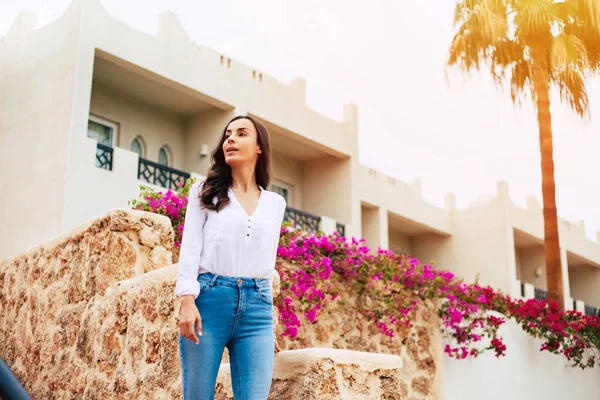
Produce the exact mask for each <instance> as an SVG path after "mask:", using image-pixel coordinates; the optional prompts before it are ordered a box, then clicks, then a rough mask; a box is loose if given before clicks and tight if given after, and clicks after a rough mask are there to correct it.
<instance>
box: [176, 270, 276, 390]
mask: <svg viewBox="0 0 600 400" xmlns="http://www.w3.org/2000/svg"><path fill="white" fill-rule="evenodd" d="M198 282H200V294H199V295H198V297H197V298H196V306H197V307H198V311H200V316H201V318H202V336H199V340H200V343H198V344H195V343H194V342H192V341H191V340H189V339H185V338H184V337H182V336H181V334H179V352H180V358H181V378H182V383H183V399H184V400H191V399H198V400H212V399H214V392H215V385H216V379H217V373H218V372H219V366H220V364H221V357H222V355H223V350H224V349H225V347H227V349H228V350H229V365H230V369H231V384H232V387H233V394H234V398H235V399H236V400H266V399H267V397H268V395H269V391H270V389H271V380H272V378H273V358H274V354H273V353H274V337H273V309H272V306H273V294H272V292H271V284H270V282H269V280H267V279H251V278H234V277H228V276H222V275H215V274H211V273H204V274H200V275H199V276H198ZM194 331H196V329H195V327H194Z"/></svg>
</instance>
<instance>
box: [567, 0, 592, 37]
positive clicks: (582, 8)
mask: <svg viewBox="0 0 600 400" xmlns="http://www.w3.org/2000/svg"><path fill="white" fill-rule="evenodd" d="M567 2H568V3H569V4H572V5H573V6H574V8H575V9H576V15H577V17H578V18H579V19H581V20H582V22H583V26H584V27H585V28H587V29H590V30H592V31H596V32H598V31H600V1H598V0H567Z"/></svg>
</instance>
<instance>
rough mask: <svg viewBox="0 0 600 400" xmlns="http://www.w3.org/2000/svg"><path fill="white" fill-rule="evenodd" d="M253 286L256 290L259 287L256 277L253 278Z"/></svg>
mask: <svg viewBox="0 0 600 400" xmlns="http://www.w3.org/2000/svg"><path fill="white" fill-rule="evenodd" d="M254 288H255V289H256V290H258V289H259V287H258V279H256V278H254Z"/></svg>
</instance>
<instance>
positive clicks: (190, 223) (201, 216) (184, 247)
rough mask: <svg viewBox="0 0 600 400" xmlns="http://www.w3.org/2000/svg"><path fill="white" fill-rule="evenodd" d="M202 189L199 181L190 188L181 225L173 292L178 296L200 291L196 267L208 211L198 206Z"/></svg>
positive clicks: (200, 253) (195, 294)
mask: <svg viewBox="0 0 600 400" xmlns="http://www.w3.org/2000/svg"><path fill="white" fill-rule="evenodd" d="M200 190H202V185H201V183H200V182H197V183H195V184H194V185H192V187H191V188H190V192H189V195H188V204H187V207H186V210H185V222H184V226H183V238H182V240H181V250H180V252H179V269H178V272H177V284H176V285H175V294H176V295H177V296H179V297H181V296H185V295H190V294H191V295H193V296H194V299H195V298H196V297H198V294H199V293H200V284H199V283H198V268H199V267H200V256H201V255H202V248H203V246H204V237H203V233H202V230H203V227H204V222H206V218H207V215H208V212H207V211H206V209H205V208H200V200H199V199H198V194H199V193H200Z"/></svg>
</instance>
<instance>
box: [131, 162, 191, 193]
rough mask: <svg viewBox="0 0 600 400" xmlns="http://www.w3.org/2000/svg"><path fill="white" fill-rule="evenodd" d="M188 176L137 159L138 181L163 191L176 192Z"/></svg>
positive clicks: (181, 172)
mask: <svg viewBox="0 0 600 400" xmlns="http://www.w3.org/2000/svg"><path fill="white" fill-rule="evenodd" d="M189 177H190V174H188V173H187V172H183V171H179V170H177V169H175V168H171V167H167V166H165V165H162V164H159V163H156V162H154V161H150V160H146V159H144V158H141V157H140V159H139V162H138V179H139V180H141V181H144V182H148V183H151V184H153V185H157V186H162V187H164V188H165V189H171V190H177V188H178V187H179V185H180V184H183V183H185V181H186V180H187V179H189Z"/></svg>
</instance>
